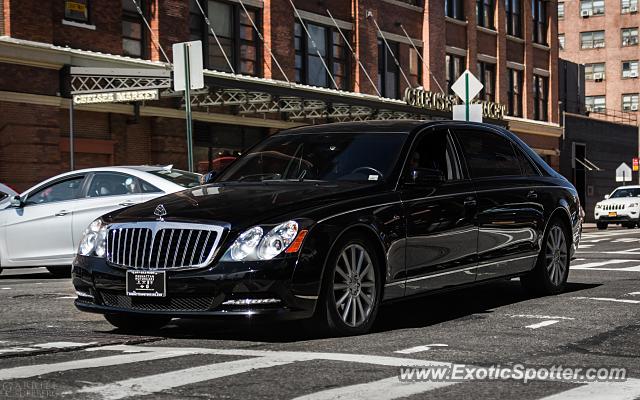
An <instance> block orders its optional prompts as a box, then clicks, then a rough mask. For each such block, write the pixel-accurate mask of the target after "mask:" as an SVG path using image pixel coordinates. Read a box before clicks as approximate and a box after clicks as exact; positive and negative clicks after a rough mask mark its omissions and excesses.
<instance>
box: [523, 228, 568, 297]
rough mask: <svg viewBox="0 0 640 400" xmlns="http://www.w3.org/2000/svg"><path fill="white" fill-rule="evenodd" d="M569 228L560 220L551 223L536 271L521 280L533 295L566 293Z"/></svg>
mask: <svg viewBox="0 0 640 400" xmlns="http://www.w3.org/2000/svg"><path fill="white" fill-rule="evenodd" d="M568 237H570V236H569V235H568V233H567V228H566V227H565V225H564V224H563V223H562V221H560V220H559V219H554V220H552V221H551V222H550V223H549V227H548V228H547V231H546V232H545V234H544V236H543V239H542V246H541V249H540V254H539V255H538V260H537V262H536V266H535V267H534V269H533V270H532V271H531V272H529V273H528V274H527V275H524V276H522V277H521V278H520V281H521V282H522V285H523V286H524V288H525V289H527V290H528V291H529V292H531V293H532V294H536V295H543V296H545V295H552V294H558V293H561V292H562V291H564V289H565V287H566V284H567V278H568V277H569V254H570V253H569V251H570V249H569V241H568V240H567V238H568Z"/></svg>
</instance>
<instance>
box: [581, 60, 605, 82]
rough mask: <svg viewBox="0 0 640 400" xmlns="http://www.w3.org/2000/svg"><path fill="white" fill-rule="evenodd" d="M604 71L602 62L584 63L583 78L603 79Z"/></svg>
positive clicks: (587, 79)
mask: <svg viewBox="0 0 640 400" xmlns="http://www.w3.org/2000/svg"><path fill="white" fill-rule="evenodd" d="M604 71H605V64H604V63H593V64H585V65H584V79H585V80H586V81H596V82H600V81H602V80H604V79H605V76H604Z"/></svg>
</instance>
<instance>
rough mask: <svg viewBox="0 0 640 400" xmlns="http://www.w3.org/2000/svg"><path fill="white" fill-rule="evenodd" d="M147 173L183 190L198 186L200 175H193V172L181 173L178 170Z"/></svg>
mask: <svg viewBox="0 0 640 400" xmlns="http://www.w3.org/2000/svg"><path fill="white" fill-rule="evenodd" d="M149 173H150V174H151V175H155V176H159V177H160V178H163V179H166V180H168V181H169V182H172V183H175V184H176V185H180V186H182V187H185V188H192V187H196V186H200V175H199V174H194V173H193V172H188V171H182V170H179V169H171V170H164V169H160V170H157V171H149Z"/></svg>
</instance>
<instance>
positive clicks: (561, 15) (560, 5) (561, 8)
mask: <svg viewBox="0 0 640 400" xmlns="http://www.w3.org/2000/svg"><path fill="white" fill-rule="evenodd" d="M558 19H564V2H562V1H561V2H559V3H558Z"/></svg>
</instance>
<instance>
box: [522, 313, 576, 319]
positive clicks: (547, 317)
mask: <svg viewBox="0 0 640 400" xmlns="http://www.w3.org/2000/svg"><path fill="white" fill-rule="evenodd" d="M511 318H536V319H568V320H573V319H575V318H572V317H560V316H557V315H536V314H515V315H511Z"/></svg>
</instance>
